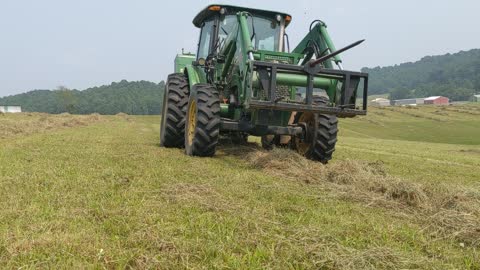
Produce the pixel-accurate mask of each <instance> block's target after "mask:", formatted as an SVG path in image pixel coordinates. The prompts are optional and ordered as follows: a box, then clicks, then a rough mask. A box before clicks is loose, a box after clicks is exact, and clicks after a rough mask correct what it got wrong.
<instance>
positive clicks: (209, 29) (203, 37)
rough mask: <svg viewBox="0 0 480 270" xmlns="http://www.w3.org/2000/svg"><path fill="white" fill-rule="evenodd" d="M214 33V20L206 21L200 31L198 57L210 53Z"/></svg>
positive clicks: (203, 56)
mask: <svg viewBox="0 0 480 270" xmlns="http://www.w3.org/2000/svg"><path fill="white" fill-rule="evenodd" d="M212 35H213V20H210V21H205V23H204V24H203V26H202V31H201V33H200V41H199V43H198V52H197V59H200V58H207V56H208V54H209V53H210V47H211V46H210V42H211V41H212Z"/></svg>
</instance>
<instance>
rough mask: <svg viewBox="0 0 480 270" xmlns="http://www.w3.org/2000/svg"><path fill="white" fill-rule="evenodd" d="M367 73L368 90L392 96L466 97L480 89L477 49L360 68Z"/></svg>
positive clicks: (461, 98)
mask: <svg viewBox="0 0 480 270" xmlns="http://www.w3.org/2000/svg"><path fill="white" fill-rule="evenodd" d="M362 71H363V72H368V73H369V74H370V80H369V83H370V85H369V94H371V95H375V94H385V93H389V94H390V95H391V97H392V98H409V97H425V96H435V95H442V96H447V97H449V98H450V99H451V100H468V98H470V97H471V96H472V94H473V93H474V92H480V49H473V50H469V51H461V52H458V53H454V54H446V55H440V56H426V57H424V58H422V59H421V60H420V61H417V62H414V63H411V62H410V63H403V64H400V65H395V66H389V67H375V68H363V69H362Z"/></svg>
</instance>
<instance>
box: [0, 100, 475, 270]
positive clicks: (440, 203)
mask: <svg viewBox="0 0 480 270" xmlns="http://www.w3.org/2000/svg"><path fill="white" fill-rule="evenodd" d="M23 127H24V129H25V131H22V128H23ZM340 129H341V132H340V137H339V142H338V147H337V151H336V152H335V159H334V161H333V162H331V163H330V164H328V165H326V166H324V165H321V164H318V163H314V162H310V161H308V160H305V159H304V158H302V157H300V156H298V155H296V154H295V153H293V152H291V151H288V150H283V149H277V150H274V151H271V152H265V151H263V150H262V149H261V148H260V147H259V146H258V144H257V143H256V142H257V141H258V138H251V142H250V143H249V144H248V145H244V146H241V147H236V146H232V145H231V144H230V143H229V142H228V141H226V140H223V141H222V144H221V146H220V147H219V150H218V153H217V155H216V156H215V157H213V158H192V157H187V156H185V155H184V154H183V150H181V149H164V148H160V147H159V146H158V141H159V117H158V116H127V115H116V116H99V115H91V116H72V115H43V114H19V115H0V203H1V205H2V207H1V208H0V217H1V219H0V267H1V268H158V269H199V268H208V269H210V268H232V269H239V268H240V269H377V268H380V269H480V254H479V251H480V249H479V248H480V171H479V168H480V136H479V135H480V106H478V105H474V104H467V105H456V106H448V107H436V106H432V107H423V106H422V107H418V108H397V107H395V108H384V109H379V108H371V109H370V112H369V115H368V116H367V117H359V118H354V119H342V120H341V122H340ZM7 130H8V132H7ZM2 131H3V133H2Z"/></svg>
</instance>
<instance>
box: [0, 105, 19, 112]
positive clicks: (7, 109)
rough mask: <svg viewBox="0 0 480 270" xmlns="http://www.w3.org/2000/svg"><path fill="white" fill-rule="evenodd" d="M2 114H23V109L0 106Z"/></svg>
mask: <svg viewBox="0 0 480 270" xmlns="http://www.w3.org/2000/svg"><path fill="white" fill-rule="evenodd" d="M0 112H2V113H21V112H22V107H21V106H6V105H0Z"/></svg>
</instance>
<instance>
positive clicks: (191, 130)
mask: <svg viewBox="0 0 480 270" xmlns="http://www.w3.org/2000/svg"><path fill="white" fill-rule="evenodd" d="M196 126H197V102H195V101H194V100H192V102H191V104H190V106H189V107H188V133H187V143H188V145H192V144H193V135H194V134H195V128H196Z"/></svg>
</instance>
